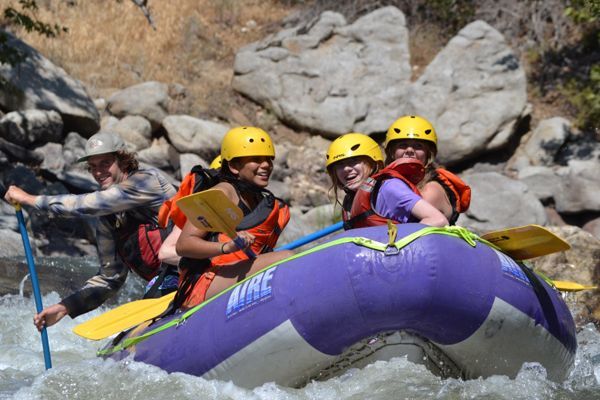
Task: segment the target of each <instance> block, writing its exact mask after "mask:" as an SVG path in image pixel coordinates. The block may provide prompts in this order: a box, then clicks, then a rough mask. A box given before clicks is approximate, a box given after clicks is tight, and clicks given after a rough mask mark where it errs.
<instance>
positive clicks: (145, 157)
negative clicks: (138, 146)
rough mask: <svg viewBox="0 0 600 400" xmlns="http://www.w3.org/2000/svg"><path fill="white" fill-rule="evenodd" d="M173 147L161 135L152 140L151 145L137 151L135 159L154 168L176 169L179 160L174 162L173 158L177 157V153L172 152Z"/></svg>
mask: <svg viewBox="0 0 600 400" xmlns="http://www.w3.org/2000/svg"><path fill="white" fill-rule="evenodd" d="M174 153H175V151H174V150H173V147H172V146H171V145H170V144H169V143H168V142H167V141H166V140H165V138H163V137H161V138H159V139H155V140H153V141H152V145H151V146H150V147H148V148H146V149H143V150H140V151H138V152H137V159H138V160H139V161H141V162H144V163H146V164H150V165H152V166H154V167H156V168H173V169H177V168H178V166H179V162H174V160H173V159H174V158H177V159H178V158H179V154H174Z"/></svg>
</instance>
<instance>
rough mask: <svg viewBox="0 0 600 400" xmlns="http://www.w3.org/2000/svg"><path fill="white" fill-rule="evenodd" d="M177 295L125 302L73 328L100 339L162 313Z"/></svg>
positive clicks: (85, 335)
mask: <svg viewBox="0 0 600 400" xmlns="http://www.w3.org/2000/svg"><path fill="white" fill-rule="evenodd" d="M174 297H175V292H171V293H169V294H167V295H164V296H162V297H160V298H157V299H142V300H136V301H132V302H129V303H125V304H123V305H121V306H119V307H117V308H114V309H112V310H110V311H107V312H105V313H103V314H100V315H99V316H97V317H95V318H92V319H90V320H88V321H86V322H83V323H81V324H79V325H77V326H76V327H75V328H73V332H74V333H75V334H77V335H79V336H81V337H84V338H86V339H91V340H100V339H104V338H107V337H109V336H112V335H114V334H115V333H119V332H122V331H124V330H126V329H129V328H131V327H134V326H136V325H139V324H141V323H142V322H144V321H147V320H149V319H151V318H154V317H156V316H157V315H160V314H161V313H162V312H163V311H165V310H166V308H167V306H168V305H169V303H170V302H171V300H173V298H174Z"/></svg>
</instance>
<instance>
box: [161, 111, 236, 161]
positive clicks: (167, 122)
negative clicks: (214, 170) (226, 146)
mask: <svg viewBox="0 0 600 400" xmlns="http://www.w3.org/2000/svg"><path fill="white" fill-rule="evenodd" d="M163 125H164V127H165V130H166V131H167V136H168V138H169V140H170V141H171V143H172V144H173V147H175V148H176V149H177V150H178V151H179V152H180V153H194V154H197V155H199V156H200V157H204V158H209V157H210V156H211V155H213V154H215V153H217V152H219V151H220V148H221V141H222V140H223V136H225V134H226V133H227V131H228V130H229V127H227V126H226V125H223V124H219V123H216V122H212V121H206V120H202V119H198V118H194V117H190V116H188V115H169V116H168V117H166V118H165V119H164V121H163Z"/></svg>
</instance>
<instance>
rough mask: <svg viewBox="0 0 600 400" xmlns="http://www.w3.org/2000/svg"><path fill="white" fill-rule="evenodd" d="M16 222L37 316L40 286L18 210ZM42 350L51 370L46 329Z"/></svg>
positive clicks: (44, 330) (21, 216) (40, 297)
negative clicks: (17, 222) (21, 240)
mask: <svg viewBox="0 0 600 400" xmlns="http://www.w3.org/2000/svg"><path fill="white" fill-rule="evenodd" d="M16 213H17V220H18V221H19V230H20V231H21V239H23V248H24V249H25V257H26V258H27V266H28V267H29V277H30V278H31V286H32V287H33V297H34V299H35V308H36V310H37V312H38V314H39V313H40V312H41V311H42V310H43V309H44V307H43V305H42V296H41V294H40V285H39V282H38V278H37V273H36V271H35V264H34V262H33V255H32V252H31V246H30V244H29V235H28V234H27V229H26V228H25V219H24V218H23V212H22V211H21V210H20V209H17V210H16ZM41 335H42V348H43V349H44V362H45V364H46V369H50V368H52V361H51V359H50V345H49V344H48V332H46V327H44V328H43V329H42V332H41Z"/></svg>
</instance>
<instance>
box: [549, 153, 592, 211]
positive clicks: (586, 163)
mask: <svg viewBox="0 0 600 400" xmlns="http://www.w3.org/2000/svg"><path fill="white" fill-rule="evenodd" d="M599 171H600V159H599V158H593V159H589V160H570V161H569V165H568V166H566V167H561V168H559V169H558V170H557V171H556V173H557V175H558V176H559V177H560V179H561V183H562V188H561V190H558V191H557V192H556V196H555V201H556V210H557V211H558V212H566V213H573V212H581V211H600V196H599V195H598V193H600V175H599V174H598V172H599Z"/></svg>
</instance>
